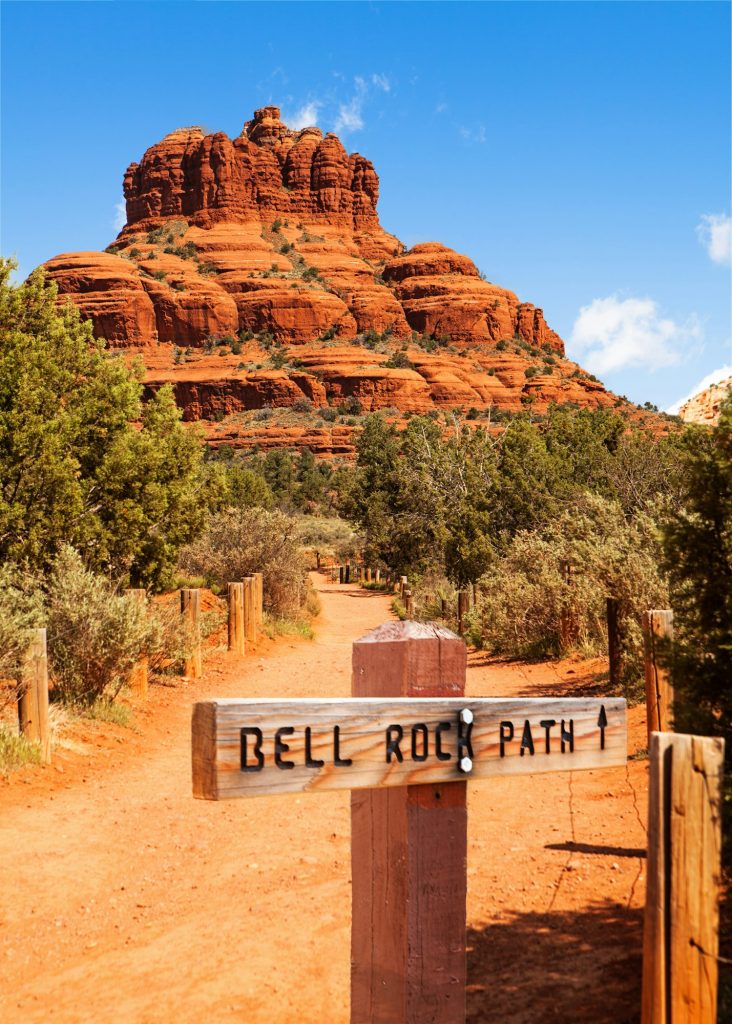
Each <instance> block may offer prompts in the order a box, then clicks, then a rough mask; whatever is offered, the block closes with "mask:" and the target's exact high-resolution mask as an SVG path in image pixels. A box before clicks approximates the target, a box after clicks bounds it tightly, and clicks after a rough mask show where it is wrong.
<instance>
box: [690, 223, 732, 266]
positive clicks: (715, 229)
mask: <svg viewBox="0 0 732 1024" xmlns="http://www.w3.org/2000/svg"><path fill="white" fill-rule="evenodd" d="M696 233H697V236H698V237H699V241H700V242H701V243H702V245H703V246H704V247H705V248H706V250H707V253H708V254H709V258H710V260H713V261H714V262H715V263H726V264H727V265H729V266H732V217H728V216H727V214H726V213H705V214H704V216H703V217H702V219H701V220H700V221H699V223H698V224H697V226H696Z"/></svg>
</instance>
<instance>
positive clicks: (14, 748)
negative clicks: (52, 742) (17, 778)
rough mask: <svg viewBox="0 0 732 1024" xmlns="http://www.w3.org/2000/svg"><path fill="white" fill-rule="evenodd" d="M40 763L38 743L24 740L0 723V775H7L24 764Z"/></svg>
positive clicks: (23, 737) (39, 746)
mask: <svg viewBox="0 0 732 1024" xmlns="http://www.w3.org/2000/svg"><path fill="white" fill-rule="evenodd" d="M40 763H41V745H40V743H38V742H37V741H36V740H29V739H26V738H25V736H21V735H19V734H18V733H17V732H16V731H15V730H13V729H9V728H8V726H7V725H5V724H4V723H2V722H0V775H7V774H8V772H13V771H16V770H17V769H18V768H22V767H23V765H26V764H40Z"/></svg>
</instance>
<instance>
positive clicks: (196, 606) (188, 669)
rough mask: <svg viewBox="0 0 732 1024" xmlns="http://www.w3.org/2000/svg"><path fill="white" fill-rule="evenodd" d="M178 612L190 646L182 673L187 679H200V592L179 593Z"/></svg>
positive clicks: (194, 589)
mask: <svg viewBox="0 0 732 1024" xmlns="http://www.w3.org/2000/svg"><path fill="white" fill-rule="evenodd" d="M180 611H181V615H182V616H183V619H184V621H185V623H186V627H187V630H188V639H189V642H190V644H191V649H190V653H187V654H186V659H185V665H184V672H185V675H186V676H187V677H188V678H189V679H200V677H201V675H202V672H203V666H202V660H201V591H200V590H198V589H197V588H193V587H185V588H184V589H183V590H181V592H180Z"/></svg>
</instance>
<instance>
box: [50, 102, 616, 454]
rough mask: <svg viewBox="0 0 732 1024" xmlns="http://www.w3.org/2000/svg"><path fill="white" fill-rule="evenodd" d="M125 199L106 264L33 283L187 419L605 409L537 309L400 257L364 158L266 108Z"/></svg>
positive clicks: (191, 132) (463, 266)
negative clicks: (347, 404) (136, 357)
mask: <svg viewBox="0 0 732 1024" xmlns="http://www.w3.org/2000/svg"><path fill="white" fill-rule="evenodd" d="M124 193H125V199H126V203H127V223H126V225H125V227H124V228H123V230H122V231H121V232H120V234H119V236H118V238H117V239H116V241H115V243H114V244H113V245H111V246H110V247H109V248H108V249H107V250H106V252H103V253H93V252H83V253H74V254H71V255H62V256H57V257H55V258H54V259H51V260H49V261H48V262H47V264H46V269H47V272H48V276H49V278H50V279H51V280H52V281H54V282H55V283H56V284H57V286H58V291H59V300H60V301H67V300H71V301H73V302H75V303H76V304H77V305H78V306H79V308H80V309H81V311H82V314H83V315H84V316H85V317H88V318H90V319H91V321H92V323H93V325H94V331H95V334H96V335H97V336H100V337H104V338H106V339H107V340H108V342H109V344H110V346H111V347H113V348H115V349H121V348H124V349H132V350H140V351H141V352H142V355H143V358H144V360H145V363H146V365H147V367H148V384H149V386H150V387H151V388H154V387H157V386H159V385H160V384H161V383H162V382H163V381H165V380H172V381H173V382H174V383H175V389H176V394H177V396H178V400H179V402H180V404H181V405H182V406H183V408H184V410H185V415H186V418H188V419H204V420H208V421H214V422H217V421H219V420H221V419H222V418H225V417H227V416H231V415H232V414H235V413H241V412H245V411H247V410H256V409H261V408H264V407H265V406H274V407H277V406H281V407H286V406H292V405H293V403H295V402H296V401H297V400H298V399H301V400H305V399H307V400H308V401H309V402H311V403H312V405H313V406H314V407H316V408H317V407H324V406H326V405H327V404H328V403H329V402H333V403H336V404H337V403H338V402H339V401H342V400H343V399H346V398H352V399H357V400H358V402H359V403H360V405H361V407H362V408H364V409H379V408H382V409H383V408H391V407H393V408H395V409H398V410H400V411H401V412H408V411H413V412H426V411H429V410H430V409H434V408H455V407H464V408H471V407H475V408H476V409H486V408H489V407H495V408H496V409H499V410H505V411H511V410H517V409H520V408H521V407H522V404H526V403H527V402H528V403H531V404H533V406H534V407H535V408H536V409H537V410H539V411H542V410H543V409H545V408H546V407H547V406H548V404H549V403H550V402H573V403H576V404H578V405H590V406H596V405H609V404H613V403H614V402H615V404H617V400H614V398H613V396H611V395H609V394H608V393H607V392H606V391H605V390H604V389H603V387H602V385H600V384H599V382H597V381H595V380H594V378H591V377H590V376H588V375H587V374H585V373H584V372H583V371H581V369H580V368H579V367H577V366H576V365H575V364H574V363H569V362H567V361H566V360H564V358H563V357H564V345H563V342H562V340H561V338H560V337H559V336H558V335H557V334H556V333H555V332H554V331H552V330H551V328H550V327H549V326H548V325H547V324H546V322H545V320H544V316H543V313H542V311H541V309H539V308H537V307H536V306H533V305H532V304H531V303H527V302H520V301H519V300H518V298H517V296H516V295H515V294H514V293H513V292H511V291H508V290H506V289H505V288H501V287H499V286H498V285H495V284H491V283H490V282H488V281H486V280H484V279H483V277H482V275H481V274H480V273H479V271H478V269H477V268H476V266H475V264H474V263H473V262H472V260H470V259H469V258H468V257H467V256H462V255H460V254H459V253H456V252H454V251H453V250H452V249H448V248H447V247H445V246H443V245H440V244H438V243H436V242H429V243H424V244H420V245H415V246H414V247H413V248H412V249H410V250H409V251H406V250H405V247H404V246H403V245H402V244H401V243H400V242H399V240H398V239H397V238H395V237H394V236H393V235H391V234H389V233H388V232H386V231H385V230H384V229H383V228H382V227H381V224H380V223H379V218H378V214H377V209H376V207H377V202H378V197H379V179H378V177H377V174H376V172H375V170H374V168H373V165H372V164H371V163H370V161H368V160H366V159H365V158H364V157H362V156H360V155H359V154H357V153H353V154H350V155H349V154H348V153H347V152H346V150H345V149H344V147H343V145H342V144H341V142H340V140H339V139H338V138H337V137H336V136H335V135H332V134H326V135H325V136H323V134H322V132H321V131H320V130H319V129H318V128H305V129H303V130H302V131H291V130H290V129H289V128H287V127H286V125H284V124H283V123H282V121H281V120H280V113H279V110H278V108H277V107H264V108H263V109H262V110H258V111H256V112H255V114H254V118H253V119H252V120H251V121H247V122H246V124H245V125H244V127H243V129H242V131H241V134H240V135H239V136H238V137H237V138H235V139H230V138H229V137H228V136H227V135H225V134H224V133H223V132H217V133H214V134H208V135H206V134H204V132H203V131H202V130H201V129H200V128H196V127H193V128H181V129H178V130H176V131H174V132H171V133H170V134H169V135H166V136H165V138H164V139H162V140H161V141H160V142H158V143H156V144H155V145H154V146H151V147H150V148H149V149H148V150H147V152H146V153H145V154H144V156H143V157H142V159H141V160H140V162H139V163H133V164H130V166H129V167H128V169H127V171H126V173H125V176H124ZM214 355H215V356H216V358H213V356H214ZM332 434H333V431H330V436H331V437H332ZM341 441H342V438H341Z"/></svg>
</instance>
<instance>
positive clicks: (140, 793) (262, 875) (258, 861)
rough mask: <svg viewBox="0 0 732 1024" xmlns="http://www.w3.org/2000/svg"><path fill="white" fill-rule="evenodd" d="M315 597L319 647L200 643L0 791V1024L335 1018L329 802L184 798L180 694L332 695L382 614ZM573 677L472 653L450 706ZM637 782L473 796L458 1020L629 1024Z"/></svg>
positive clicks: (578, 677) (342, 892) (585, 775)
mask: <svg viewBox="0 0 732 1024" xmlns="http://www.w3.org/2000/svg"><path fill="white" fill-rule="evenodd" d="M317 586H318V589H319V590H320V592H321V599H322V602H323V614H322V617H321V619H320V620H319V622H318V625H317V636H316V639H315V640H314V641H312V642H307V641H300V640H297V641H295V640H293V641H288V640H283V641H279V642H278V643H276V644H272V643H271V642H263V644H262V645H261V647H260V649H259V650H258V651H257V653H256V654H254V655H250V656H248V657H247V658H245V659H240V658H235V657H233V656H231V655H228V654H227V653H225V652H221V651H219V652H216V653H214V654H212V655H211V656H210V657H209V659H208V660H207V661H206V664H205V677H204V679H203V680H202V681H201V682H200V684H197V685H196V686H193V685H191V686H188V687H185V688H182V687H176V688H173V687H164V686H155V687H153V688H152V691H151V698H150V700H149V702H148V704H147V705H146V707H145V708H141V709H140V710H139V712H138V714H137V721H138V724H139V733H137V734H130V733H129V732H128V731H124V730H123V731H121V733H122V734H121V735H119V733H120V731H119V730H118V731H117V732H115V730H110V731H109V734H108V735H107V736H106V738H105V739H103V740H102V741H101V743H100V742H99V741H98V740H96V741H94V743H90V749H89V750H88V751H87V753H89V754H90V756H88V757H84V756H82V755H81V754H80V753H76V754H71V755H68V754H67V755H66V756H65V757H64V756H63V755H62V756H60V757H59V758H57V760H56V764H55V766H54V767H51V768H47V769H43V770H41V769H33V770H29V771H25V772H21V773H17V774H16V775H15V776H13V777H12V779H11V781H10V782H9V783H2V784H0V864H2V873H1V874H0V1021H2V1022H3V1024H5V1022H16V1021H17V1022H21V1021H22V1022H23V1024H31V1022H36V1021H37V1022H41V1021H43V1022H46V1021H63V1022H65V1024H71V1022H90V1021H93V1022H95V1024H108V1022H109V1024H111V1022H115V1024H117V1022H122V1024H158V1022H161V1024H162V1022H166V1024H167V1022H169V1021H173V1020H175V1021H176V1024H187V1022H193V1021H196V1022H200V1021H206V1022H213V1024H218V1022H228V1021H246V1022H247V1024H265V1022H266V1024H279V1022H281V1021H282V1022H284V1021H297V1022H298V1024H300V1022H302V1024H310V1022H312V1024H316V1022H318V1024H346V1022H347V1021H348V1014H349V1010H348V991H349V969H350V957H349V953H350V936H349V928H350V877H349V874H350V858H349V820H350V816H349V796H348V793H347V792H343V793H327V794H319V795H318V796H305V797H302V798H299V797H292V796H285V797H272V798H264V799H259V800H256V801H227V802H223V803H220V804H216V803H207V802H203V801H194V800H193V799H192V797H191V795H190V767H189V763H190V739H189V722H190V707H191V704H192V702H193V701H194V700H196V699H200V698H201V697H203V696H234V695H250V696H280V697H295V696H318V695H321V696H347V695H348V694H349V693H350V658H351V643H352V641H353V640H354V639H356V638H357V637H358V636H360V635H362V634H363V633H365V632H366V631H367V630H368V629H370V628H372V627H373V626H375V625H377V624H379V623H380V622H382V621H384V620H385V619H387V618H388V617H389V610H388V608H389V605H388V599H387V598H385V597H382V596H381V595H377V594H370V593H367V592H365V591H360V590H358V589H356V588H355V587H340V588H339V587H337V586H335V587H334V586H332V585H330V584H328V583H325V582H324V581H323V579H322V578H321V577H317ZM594 667H595V668H598V667H599V666H594ZM592 668H593V666H592V665H590V666H589V667H588V666H579V665H577V664H571V663H562V664H560V665H559V666H557V665H534V666H525V665H516V664H512V665H501V664H495V663H491V662H487V661H486V659H484V658H483V657H482V656H480V655H476V656H472V657H471V664H470V668H469V672H468V691H469V693H471V694H473V695H478V694H481V695H484V696H491V695H496V696H497V695H506V696H511V695H517V694H523V695H527V696H538V695H540V694H542V693H546V694H551V693H554V694H564V693H567V692H569V689H570V687H571V690H572V692H575V693H584V692H589V691H590V690H591V689H592V687H593V686H594V685H596V684H595V683H594V680H593V677H592V673H591V671H590V670H591V669H592ZM582 673H584V674H583V675H582ZM632 721H633V723H634V728H633V731H632V735H633V738H634V739H635V740H638V741H640V740H641V739H642V733H641V729H642V721H641V720H640V718H639V715H638V714H637V713H636V714H633V716H632ZM119 740H121V742H119ZM645 780H646V772H645V763H644V762H641V761H632V762H630V763H629V765H628V770H627V771H626V769H609V770H605V771H597V772H582V773H580V772H576V773H573V774H570V773H562V774H553V775H546V776H535V777H533V778H529V779H526V780H520V779H505V780H504V779H499V780H495V781H493V782H483V783H480V784H477V783H476V784H475V785H473V786H470V787H469V830H470V831H469V860H468V878H469V893H468V922H469V954H468V962H469V991H468V1007H469V1019H470V1020H471V1021H473V1022H483V1021H490V1020H501V1021H502V1022H505V1024H528V1022H533V1021H539V1020H541V1021H557V1022H559V1021H561V1022H566V1024H571V1022H574V1024H621V1022H624V1021H628V1022H630V1021H634V1020H636V1019H637V1013H636V1012H635V1008H636V1007H637V1003H638V996H639V970H640V907H641V906H642V899H643V888H644V884H643V878H642V875H643V874H644V861H643V860H642V859H639V855H638V851H639V850H640V848H642V847H643V846H644V843H645V835H644V830H643V825H642V820H641V819H642V817H643V816H644V813H645V800H646V781H645ZM636 800H637V806H638V808H639V813H637V812H636V803H635V802H636ZM571 844H574V846H572V845H571Z"/></svg>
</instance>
